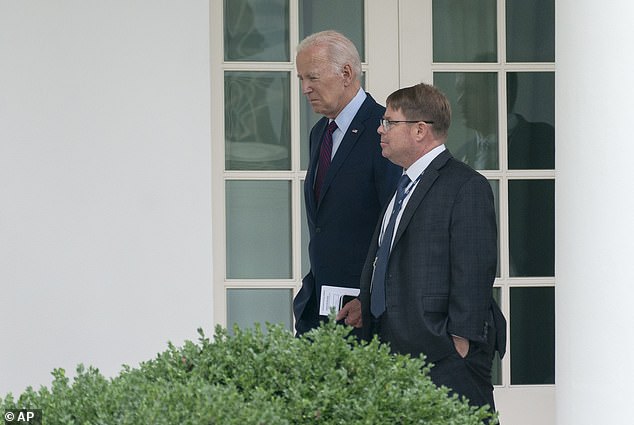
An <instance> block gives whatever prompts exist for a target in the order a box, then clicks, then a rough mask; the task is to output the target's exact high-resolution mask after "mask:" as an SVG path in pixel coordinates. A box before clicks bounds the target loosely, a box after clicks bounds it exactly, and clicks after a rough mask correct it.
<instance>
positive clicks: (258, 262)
mask: <svg viewBox="0 0 634 425" xmlns="http://www.w3.org/2000/svg"><path fill="white" fill-rule="evenodd" d="M290 189H291V184H290V182H288V181H255V180H235V181H227V182H226V194H227V217H226V219H227V278H228V279H276V278H277V279H290V278H291V269H292V267H291V196H290V193H291V192H290Z"/></svg>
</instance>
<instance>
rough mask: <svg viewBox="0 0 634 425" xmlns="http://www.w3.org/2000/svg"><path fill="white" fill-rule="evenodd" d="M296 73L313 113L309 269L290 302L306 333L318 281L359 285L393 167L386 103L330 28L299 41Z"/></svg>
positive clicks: (350, 47) (313, 318) (315, 311)
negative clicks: (386, 140) (381, 131)
mask: <svg viewBox="0 0 634 425" xmlns="http://www.w3.org/2000/svg"><path fill="white" fill-rule="evenodd" d="M296 63H297V76H298V78H299V80H300V82H301V88H302V92H303V93H304V95H306V97H307V98H308V100H309V101H310V104H311V106H312V108H313V110H314V111H315V112H316V113H319V114H322V115H324V117H323V118H322V119H320V120H319V121H318V122H317V123H316V124H315V126H314V127H313V128H312V130H311V132H310V162H309V165H308V171H307V174H306V180H305V183H304V197H305V202H306V215H307V218H308V229H309V233H310V243H309V249H308V251H309V257H310V266H311V270H310V272H309V273H308V274H307V275H306V276H305V277H304V279H303V281H302V288H301V289H300V291H299V293H298V294H297V296H296V297H295V300H294V302H293V312H294V314H295V328H296V330H297V333H298V334H302V333H304V332H307V331H308V330H310V329H312V328H315V327H317V326H318V325H319V322H320V321H322V320H326V319H327V316H326V315H320V314H319V305H320V298H321V292H322V286H324V285H327V286H333V287H337V288H358V287H359V277H360V275H361V269H362V267H363V263H364V260H365V256H366V254H367V251H368V246H369V244H370V237H371V236H372V232H373V231H374V226H375V225H376V221H377V220H378V217H379V214H380V212H381V210H382V209H383V208H384V206H385V205H386V204H387V202H388V201H389V198H390V196H391V195H392V192H393V191H394V187H395V183H396V180H397V179H398V177H399V175H400V169H399V168H398V167H396V166H395V165H393V164H391V163H390V161H388V160H387V159H385V158H384V157H383V156H382V155H381V147H380V145H379V137H378V135H377V134H376V127H377V126H378V125H379V120H380V119H381V117H382V116H383V112H384V111H385V108H383V107H382V106H380V105H379V104H377V103H376V102H375V101H374V99H373V98H372V97H371V96H370V95H369V94H367V93H366V92H365V91H364V90H363V89H362V88H361V82H360V77H361V59H360V58H359V53H358V52H357V49H356V48H355V46H354V44H353V43H352V42H351V41H350V40H349V39H347V38H346V37H344V36H343V35H341V34H340V33H338V32H335V31H324V32H320V33H316V34H313V35H311V36H308V37H307V38H306V39H304V40H303V41H302V42H301V43H300V44H299V46H298V48H297V61H296Z"/></svg>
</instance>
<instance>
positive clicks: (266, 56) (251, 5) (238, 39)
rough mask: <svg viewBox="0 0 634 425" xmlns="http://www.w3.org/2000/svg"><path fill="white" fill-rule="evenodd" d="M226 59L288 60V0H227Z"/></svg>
mask: <svg viewBox="0 0 634 425" xmlns="http://www.w3.org/2000/svg"><path fill="white" fill-rule="evenodd" d="M224 12H225V60H227V61H269V62H273V61H283V62H288V60H289V51H290V49H289V46H290V42H289V14H288V0H225V7H224Z"/></svg>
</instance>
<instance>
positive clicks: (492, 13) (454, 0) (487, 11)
mask: <svg viewBox="0 0 634 425" xmlns="http://www.w3.org/2000/svg"><path fill="white" fill-rule="evenodd" d="M432 7H433V9H432V10H433V11H432V13H433V16H432V19H433V23H432V24H433V31H434V34H433V41H434V46H433V49H434V62H474V61H475V62H496V55H493V56H492V57H488V58H487V59H486V60H478V59H477V57H478V56H479V55H481V54H483V53H486V52H497V49H496V46H497V43H496V38H497V22H496V20H497V10H496V0H480V1H471V0H433V6H432Z"/></svg>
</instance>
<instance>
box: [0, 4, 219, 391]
mask: <svg viewBox="0 0 634 425" xmlns="http://www.w3.org/2000/svg"><path fill="white" fill-rule="evenodd" d="M208 22H209V5H208V1H206V0H190V1H186V2H183V1H180V0H117V1H101V0H61V1H50V0H25V1H19V0H0V396H4V395H6V393H7V392H9V391H11V392H14V394H15V393H20V392H22V390H23V389H24V388H25V387H26V386H27V385H34V386H35V387H36V388H38V387H39V385H41V384H45V385H49V383H50V380H51V377H50V372H51V371H52V370H53V368H56V367H63V368H65V369H66V370H67V371H69V372H72V371H74V369H75V367H76V365H77V364H78V363H84V364H86V365H93V366H96V367H98V368H100V370H101V371H102V372H103V373H105V374H106V375H108V376H113V375H116V374H117V373H118V372H119V371H120V366H121V365H122V364H124V363H125V364H130V365H131V366H136V365H137V364H138V362H140V361H144V360H148V359H150V358H153V357H154V356H155V354H156V353H157V352H159V351H162V350H164V349H165V348H166V343H167V341H168V340H170V341H173V342H174V343H175V344H177V345H180V344H181V343H182V342H183V340H184V339H195V338H196V337H197V335H196V328H197V327H203V328H205V330H206V332H207V333H208V334H211V332H212V329H211V324H212V317H213V316H212V311H211V309H212V299H211V296H212V281H211V276H212V260H211V187H210V185H211V182H210V180H211V177H210V175H211V169H210V163H211V161H210V92H209V86H210V82H209V80H210V76H209V51H208V49H209V23H208Z"/></svg>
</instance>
